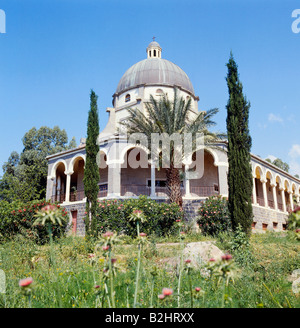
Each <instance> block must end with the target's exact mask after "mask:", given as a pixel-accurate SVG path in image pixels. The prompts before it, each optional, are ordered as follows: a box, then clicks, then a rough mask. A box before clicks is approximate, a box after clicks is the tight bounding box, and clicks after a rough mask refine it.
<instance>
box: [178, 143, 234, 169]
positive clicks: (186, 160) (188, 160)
mask: <svg viewBox="0 0 300 328" xmlns="http://www.w3.org/2000/svg"><path fill="white" fill-rule="evenodd" d="M202 149H203V150H204V151H207V152H208V153H210V154H211V155H212V157H213V159H214V166H220V165H221V164H225V163H221V162H220V161H219V157H218V154H217V153H216V151H214V150H212V149H211V148H209V147H205V146H201V147H199V148H197V149H196V150H195V151H193V153H192V154H189V155H188V156H187V157H184V159H183V161H182V163H183V164H185V165H190V164H191V163H192V156H193V154H194V153H196V152H197V151H199V150H202ZM226 165H228V164H227V163H226Z"/></svg>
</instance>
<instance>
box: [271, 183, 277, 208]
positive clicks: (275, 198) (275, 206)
mask: <svg viewBox="0 0 300 328" xmlns="http://www.w3.org/2000/svg"><path fill="white" fill-rule="evenodd" d="M271 187H272V191H273V202H274V209H275V210H278V203H277V193H276V184H271Z"/></svg>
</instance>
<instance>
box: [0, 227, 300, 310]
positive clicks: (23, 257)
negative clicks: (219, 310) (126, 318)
mask: <svg viewBox="0 0 300 328" xmlns="http://www.w3.org/2000/svg"><path fill="white" fill-rule="evenodd" d="M231 238H232V236H230V235H226V234H224V235H223V236H222V238H218V239H213V238H211V237H205V236H202V235H201V234H187V235H186V238H185V239H184V243H187V242H195V241H208V240H210V241H211V240H215V242H216V244H217V245H218V247H219V248H220V249H222V250H223V251H225V252H226V251H228V252H231V253H232V254H233V260H232V263H233V264H232V265H233V267H232V268H229V269H228V270H231V271H232V272H233V273H234V272H236V273H237V276H236V278H235V279H234V282H232V281H230V282H229V284H228V286H227V285H225V284H224V280H222V279H221V280H220V276H218V274H214V275H212V276H206V275H203V272H202V271H200V270H199V269H194V268H193V267H187V265H186V264H184V266H185V270H183V272H182V276H181V285H180V307H190V306H191V304H193V307H202V308H216V307H222V306H224V307H233V308H256V307H266V308H279V307H295V308H299V307H300V297H299V295H296V294H294V293H293V291H292V283H293V282H292V281H290V280H289V276H290V275H291V273H292V272H293V270H295V269H300V243H299V242H297V241H295V240H293V239H291V238H290V237H289V235H288V234H286V233H283V234H282V233H269V232H268V233H265V234H253V235H252V236H251V239H250V247H249V250H248V249H247V250H243V249H239V250H238V251H234V252H232V249H231V246H230V245H231V244H230V241H231ZM148 241H149V243H148V244H147V245H144V246H143V251H142V258H141V262H140V269H139V270H140V272H139V288H138V292H137V297H136V307H146V308H148V307H150V306H152V307H159V308H161V307H177V306H178V302H177V298H178V295H177V294H176V293H177V288H178V279H179V272H178V267H177V266H176V263H178V259H179V257H180V243H179V239H178V237H177V236H171V237H167V238H155V237H153V236H150V237H149V238H148ZM111 251H112V257H113V258H116V259H117V261H116V264H114V265H113V266H114V276H113V280H114V281H113V285H114V295H113V296H112V295H111V293H110V280H109V279H110V275H108V274H107V272H104V271H105V270H104V271H103V269H105V268H106V267H107V263H108V262H107V257H106V255H105V253H104V252H103V251H102V248H101V247H100V248H98V250H95V243H93V242H91V241H87V240H86V239H85V238H82V237H72V236H68V237H64V238H62V239H60V240H57V241H55V243H54V248H53V252H54V254H53V256H54V257H55V266H53V265H52V264H51V262H50V253H51V248H50V246H49V245H44V246H37V245H36V244H34V243H33V242H31V241H29V240H27V239H24V238H23V237H21V236H17V237H16V238H15V239H14V240H12V241H10V242H7V243H5V244H2V245H0V269H2V270H3V271H4V272H5V274H6V294H5V295H4V294H0V307H8V308H24V307H29V306H31V307H37V308H52V307H53V308H54V307H64V308H94V307H110V306H111V305H112V298H113V297H114V301H115V306H116V307H133V304H134V295H135V280H136V269H137V264H138V245H137V240H136V239H131V238H129V237H126V236H125V237H123V238H120V243H118V244H116V245H113V247H112V249H111ZM91 253H92V254H94V255H95V256H93V257H91V256H90V254H91ZM25 277H32V278H33V280H34V283H33V284H32V285H31V286H30V287H31V290H30V291H29V292H30V295H31V302H30V303H29V300H28V297H27V296H26V295H24V293H22V289H21V288H20V287H19V285H18V282H19V280H20V279H23V278H25ZM95 287H96V288H95ZM196 287H200V288H201V290H200V291H198V292H197V291H196V290H195V288H196ZM163 288H171V289H172V290H173V295H171V296H167V297H165V298H164V299H162V300H160V299H159V298H158V295H160V294H161V293H162V289H163Z"/></svg>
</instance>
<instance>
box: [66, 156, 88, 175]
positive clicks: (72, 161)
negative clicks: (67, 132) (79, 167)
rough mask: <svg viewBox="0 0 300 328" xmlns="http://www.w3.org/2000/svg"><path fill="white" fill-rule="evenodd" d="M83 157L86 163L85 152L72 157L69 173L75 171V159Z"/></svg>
mask: <svg viewBox="0 0 300 328" xmlns="http://www.w3.org/2000/svg"><path fill="white" fill-rule="evenodd" d="M79 158H80V159H83V161H84V164H85V155H83V154H78V155H75V156H74V157H73V158H72V159H71V161H70V163H69V169H68V173H71V174H72V173H73V172H74V164H75V161H76V160H77V159H79Z"/></svg>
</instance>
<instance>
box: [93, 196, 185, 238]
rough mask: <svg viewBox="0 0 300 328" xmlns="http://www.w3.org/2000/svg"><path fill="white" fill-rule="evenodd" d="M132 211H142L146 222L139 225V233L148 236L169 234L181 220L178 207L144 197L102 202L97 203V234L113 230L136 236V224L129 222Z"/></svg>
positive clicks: (181, 216)
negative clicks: (177, 221)
mask: <svg viewBox="0 0 300 328" xmlns="http://www.w3.org/2000/svg"><path fill="white" fill-rule="evenodd" d="M134 209H139V210H141V211H143V214H144V215H145V217H146V221H145V222H143V223H142V224H141V227H140V231H141V232H145V233H147V234H148V235H150V234H152V233H153V234H155V235H157V236H163V235H166V234H171V233H173V232H174V223H175V222H176V220H183V211H181V210H180V207H179V206H178V205H176V204H174V203H173V204H167V203H157V202H156V201H155V200H151V199H150V198H148V197H146V196H140V197H139V198H138V199H126V200H116V199H114V200H102V201H99V203H98V210H97V226H96V229H97V232H98V233H102V232H104V231H107V230H113V231H117V232H119V233H124V234H126V235H128V236H136V224H135V223H134V222H133V221H130V220H129V218H130V215H131V214H132V211H133V210H134Z"/></svg>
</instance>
